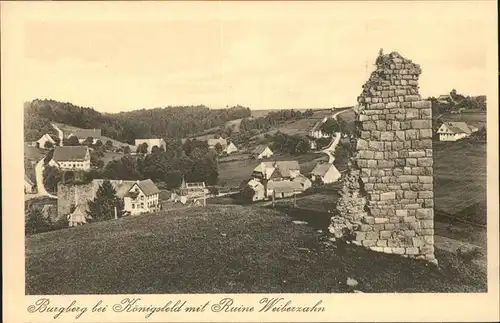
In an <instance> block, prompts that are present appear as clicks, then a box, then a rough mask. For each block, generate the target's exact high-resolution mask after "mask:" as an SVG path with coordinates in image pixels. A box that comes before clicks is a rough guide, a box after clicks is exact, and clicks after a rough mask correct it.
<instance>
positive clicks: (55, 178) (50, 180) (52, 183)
mask: <svg viewBox="0 0 500 323" xmlns="http://www.w3.org/2000/svg"><path fill="white" fill-rule="evenodd" d="M61 179H62V173H61V171H60V170H59V168H57V167H54V166H46V167H45V169H44V170H43V185H44V186H45V188H46V189H47V190H49V191H50V192H53V193H54V192H56V191H57V183H59V182H60V181H61Z"/></svg>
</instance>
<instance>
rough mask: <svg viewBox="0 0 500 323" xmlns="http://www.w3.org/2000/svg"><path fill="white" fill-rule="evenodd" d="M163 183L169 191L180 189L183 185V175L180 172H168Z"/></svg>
mask: <svg viewBox="0 0 500 323" xmlns="http://www.w3.org/2000/svg"><path fill="white" fill-rule="evenodd" d="M163 182H165V184H166V185H167V188H168V189H173V188H178V187H179V186H180V185H181V183H182V174H181V172H180V171H178V170H175V171H172V172H168V173H166V174H165V177H164V178H163Z"/></svg>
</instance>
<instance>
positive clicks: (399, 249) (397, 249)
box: [392, 247, 405, 255]
mask: <svg viewBox="0 0 500 323" xmlns="http://www.w3.org/2000/svg"><path fill="white" fill-rule="evenodd" d="M392 253H394V254H397V255H403V254H404V253H405V248H402V247H393V248H392Z"/></svg>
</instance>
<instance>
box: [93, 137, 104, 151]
mask: <svg viewBox="0 0 500 323" xmlns="http://www.w3.org/2000/svg"><path fill="white" fill-rule="evenodd" d="M102 146H103V144H102V141H101V140H100V139H97V140H96V142H95V144H94V148H96V149H100V148H102Z"/></svg>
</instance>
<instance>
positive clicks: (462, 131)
mask: <svg viewBox="0 0 500 323" xmlns="http://www.w3.org/2000/svg"><path fill="white" fill-rule="evenodd" d="M476 131H478V129H477V128H476V127H474V126H470V125H468V124H466V123H465V122H444V123H443V124H442V125H441V127H439V129H438V130H437V134H438V135H439V141H457V140H459V139H463V138H466V137H469V136H470V135H471V134H472V133H474V132H476Z"/></svg>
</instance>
